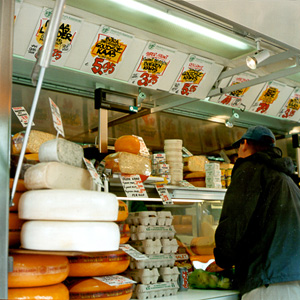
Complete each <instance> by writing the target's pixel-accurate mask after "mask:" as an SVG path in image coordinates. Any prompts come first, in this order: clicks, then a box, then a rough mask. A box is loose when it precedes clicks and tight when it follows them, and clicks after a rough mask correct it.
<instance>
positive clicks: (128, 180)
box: [120, 175, 148, 198]
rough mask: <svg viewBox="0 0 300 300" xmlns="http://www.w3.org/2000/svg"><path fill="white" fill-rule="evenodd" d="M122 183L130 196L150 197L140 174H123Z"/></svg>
mask: <svg viewBox="0 0 300 300" xmlns="http://www.w3.org/2000/svg"><path fill="white" fill-rule="evenodd" d="M120 178H121V183H122V186H123V188H124V191H125V194H126V196H127V197H129V198H148V195H147V192H146V189H145V187H144V184H143V182H142V180H141V177H140V175H121V177H120Z"/></svg>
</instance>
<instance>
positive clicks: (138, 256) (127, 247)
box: [119, 244, 149, 260]
mask: <svg viewBox="0 0 300 300" xmlns="http://www.w3.org/2000/svg"><path fill="white" fill-rule="evenodd" d="M119 248H120V249H121V250H123V251H124V252H126V253H127V254H128V255H129V256H130V257H132V258H134V259H135V260H145V259H149V258H148V256H146V255H145V254H142V253H141V252H139V251H138V250H136V249H135V248H133V247H132V246H130V245H128V244H120V247H119Z"/></svg>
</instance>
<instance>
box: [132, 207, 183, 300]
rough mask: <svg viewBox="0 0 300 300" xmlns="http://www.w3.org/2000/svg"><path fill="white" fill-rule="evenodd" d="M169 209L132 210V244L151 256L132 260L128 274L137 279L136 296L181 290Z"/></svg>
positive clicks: (134, 293) (150, 296)
mask: <svg viewBox="0 0 300 300" xmlns="http://www.w3.org/2000/svg"><path fill="white" fill-rule="evenodd" d="M172 219H173V217H172V215H171V213H170V212H169V211H162V212H155V211H143V212H136V213H130V214H129V217H128V218H127V222H128V223H129V225H130V231H131V241H130V244H131V246H132V247H134V248H135V249H137V250H138V251H139V252H141V253H144V254H145V255H146V256H147V257H148V259H145V260H135V259H132V260H131V263H130V270H128V271H127V273H128V274H129V275H130V276H131V277H132V278H133V280H135V281H136V282H137V284H136V286H135V289H134V292H133V298H137V299H151V298H158V297H163V296H171V295H175V294H176V293H177V291H178V284H177V280H178V275H179V271H178V268H177V267H175V266H174V264H175V253H176V251H177V249H178V243H177V240H176V239H175V238H174V236H175V230H174V227H173V226H172V225H171V224H172Z"/></svg>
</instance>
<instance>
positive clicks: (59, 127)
mask: <svg viewBox="0 0 300 300" xmlns="http://www.w3.org/2000/svg"><path fill="white" fill-rule="evenodd" d="M49 103H50V108H51V112H52V119H53V125H54V128H55V129H56V131H57V132H58V133H59V134H60V135H62V136H63V137H65V132H64V127H63V123H62V119H61V114H60V110H59V107H58V106H57V105H56V104H55V103H54V102H53V100H52V99H51V98H50V97H49Z"/></svg>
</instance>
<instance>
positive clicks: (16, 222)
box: [8, 212, 24, 247]
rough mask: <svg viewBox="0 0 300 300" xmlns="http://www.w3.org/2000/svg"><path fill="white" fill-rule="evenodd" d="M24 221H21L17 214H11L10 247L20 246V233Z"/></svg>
mask: <svg viewBox="0 0 300 300" xmlns="http://www.w3.org/2000/svg"><path fill="white" fill-rule="evenodd" d="M23 223H24V220H20V219H19V217H18V213H17V212H10V213H9V234H8V237H9V246H10V247H18V246H20V233H21V228H22V225H23Z"/></svg>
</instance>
